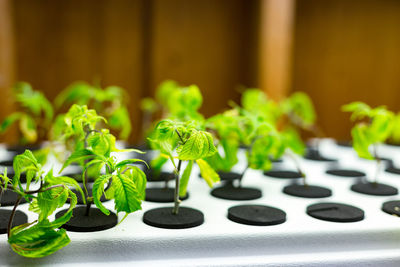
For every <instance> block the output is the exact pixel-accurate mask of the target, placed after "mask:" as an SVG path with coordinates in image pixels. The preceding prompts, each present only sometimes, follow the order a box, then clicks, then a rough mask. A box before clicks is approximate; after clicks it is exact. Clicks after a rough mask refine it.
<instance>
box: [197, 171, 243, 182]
mask: <svg viewBox="0 0 400 267" xmlns="http://www.w3.org/2000/svg"><path fill="white" fill-rule="evenodd" d="M218 175H219V178H220V180H221V181H223V182H230V181H234V180H238V179H240V176H241V174H240V173H237V172H222V171H219V172H218ZM199 177H200V178H202V177H201V173H199Z"/></svg>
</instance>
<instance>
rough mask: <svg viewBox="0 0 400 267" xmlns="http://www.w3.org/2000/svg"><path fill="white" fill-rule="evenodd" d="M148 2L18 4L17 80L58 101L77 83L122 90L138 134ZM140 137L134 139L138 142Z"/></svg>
mask: <svg viewBox="0 0 400 267" xmlns="http://www.w3.org/2000/svg"><path fill="white" fill-rule="evenodd" d="M143 3H144V1H143V0H135V1H129V0H115V1H105V0H86V1H81V0H68V1H48V0H38V1H31V0H19V1H15V2H14V4H15V10H16V12H15V21H16V35H17V50H18V57H17V61H18V65H19V68H18V72H17V78H18V79H19V80H25V81H28V82H30V83H32V85H33V86H34V88H37V89H40V90H43V91H44V92H45V94H46V95H47V96H48V97H49V98H50V99H53V98H54V97H55V96H56V95H57V93H58V92H59V91H60V90H62V89H63V88H65V87H66V86H67V85H68V84H70V83H71V82H73V81H76V80H85V81H88V82H93V81H94V80H100V81H101V82H102V85H103V86H108V85H119V86H122V87H124V88H125V89H127V90H128V91H129V93H130V95H131V98H132V102H131V106H130V108H131V109H130V110H131V111H132V114H133V116H132V120H133V124H134V126H135V127H134V129H138V125H139V122H138V121H139V119H140V115H139V113H138V105H137V102H138V97H139V96H140V95H141V91H142V90H143V79H142V77H143V68H142V61H143V56H142V54H143V51H142V50H143V40H142V39H143V38H142V34H143V23H144V22H143V20H142V11H143V10H142V7H143ZM135 136H137V133H134V136H133V137H135Z"/></svg>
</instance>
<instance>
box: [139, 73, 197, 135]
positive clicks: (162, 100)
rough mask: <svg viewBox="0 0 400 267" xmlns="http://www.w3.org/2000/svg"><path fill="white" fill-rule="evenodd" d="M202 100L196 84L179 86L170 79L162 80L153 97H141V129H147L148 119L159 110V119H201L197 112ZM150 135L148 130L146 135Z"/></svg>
mask: <svg viewBox="0 0 400 267" xmlns="http://www.w3.org/2000/svg"><path fill="white" fill-rule="evenodd" d="M202 102H203V97H202V95H201V92H200V89H199V88H198V87H197V86H196V85H190V86H181V85H179V84H178V83H177V82H175V81H172V80H167V81H164V82H162V83H161V84H160V86H159V87H158V88H157V90H156V96H155V99H152V98H144V99H142V103H141V107H142V110H143V114H144V119H143V123H144V124H143V130H144V131H146V130H148V127H149V126H150V125H151V123H150V120H151V118H152V117H153V115H154V113H155V112H157V111H161V119H167V118H169V119H173V120H178V121H189V120H196V121H203V120H204V118H203V116H202V115H201V114H200V113H199V112H198V110H199V108H200V107H201V104H202ZM152 129H154V127H153V128H152ZM151 135H152V133H151V131H150V132H149V134H148V137H150V138H151Z"/></svg>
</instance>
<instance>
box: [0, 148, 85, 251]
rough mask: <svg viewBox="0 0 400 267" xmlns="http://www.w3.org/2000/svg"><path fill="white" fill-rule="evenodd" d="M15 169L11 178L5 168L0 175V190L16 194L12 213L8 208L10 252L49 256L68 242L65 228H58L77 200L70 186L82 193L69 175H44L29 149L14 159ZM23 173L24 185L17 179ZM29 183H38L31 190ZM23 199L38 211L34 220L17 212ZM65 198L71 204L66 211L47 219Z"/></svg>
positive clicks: (70, 214) (65, 219) (62, 203)
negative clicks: (29, 221)
mask: <svg viewBox="0 0 400 267" xmlns="http://www.w3.org/2000/svg"><path fill="white" fill-rule="evenodd" d="M14 170H15V176H14V178H12V179H10V178H9V177H7V171H5V172H4V174H3V175H0V187H1V193H3V192H4V191H5V190H12V191H13V192H15V193H17V194H18V198H17V201H16V202H15V205H14V208H13V209H12V211H11V212H9V211H8V213H9V217H10V219H9V221H8V225H7V236H8V243H9V244H10V246H11V248H12V250H13V251H15V252H16V253H18V254H19V255H21V256H24V257H29V258H40V257H45V256H48V255H50V254H52V253H54V252H56V251H57V250H59V249H61V248H63V247H65V246H66V245H68V243H69V242H70V239H69V237H68V235H67V233H66V231H65V229H60V230H58V229H57V228H59V227H60V226H61V225H63V224H65V223H66V222H67V221H68V220H70V219H71V217H72V210H73V208H74V207H75V205H76V203H77V197H76V195H75V194H74V193H73V192H72V191H71V189H70V187H75V189H76V190H77V191H78V192H80V193H81V194H83V192H82V190H81V189H80V187H79V185H78V183H77V182H76V181H75V180H74V179H72V178H69V177H65V176H61V177H54V176H53V171H52V170H51V171H49V172H48V173H47V174H44V171H43V170H42V167H41V165H40V164H39V163H38V161H37V160H36V158H35V157H34V155H33V154H32V152H31V151H29V150H26V151H25V152H24V153H23V154H21V155H17V156H16V157H15V158H14ZM22 173H26V177H27V183H26V184H24V185H22V183H21V181H20V176H21V174H22ZM32 184H37V185H38V186H39V188H37V189H31V185H32ZM22 199H26V201H30V204H29V210H31V211H33V212H35V213H37V214H38V219H37V220H36V221H34V222H32V223H27V217H26V215H25V214H24V213H22V212H20V211H17V207H18V205H19V204H20V202H21V200H22ZM68 199H69V200H70V207H69V209H68V210H67V211H66V212H65V214H64V215H63V216H61V217H59V218H57V219H55V220H54V221H50V220H49V217H50V216H51V215H52V214H53V212H54V211H55V210H56V209H57V208H60V207H62V206H63V205H64V204H65V203H66V201H67V200H68ZM2 215H4V213H2ZM14 221H16V224H17V225H16V224H14Z"/></svg>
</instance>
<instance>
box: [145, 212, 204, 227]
mask: <svg viewBox="0 0 400 267" xmlns="http://www.w3.org/2000/svg"><path fill="white" fill-rule="evenodd" d="M143 222H144V223H145V224H148V225H150V226H154V227H159V228H167V229H184V228H191V227H196V226H199V225H201V224H203V222H204V215H203V213H202V212H201V211H199V210H196V209H192V208H187V207H180V208H179V212H178V214H176V215H175V214H172V207H164V208H157V209H152V210H149V211H146V212H145V213H144V215H143Z"/></svg>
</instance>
